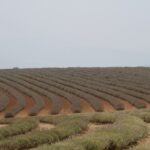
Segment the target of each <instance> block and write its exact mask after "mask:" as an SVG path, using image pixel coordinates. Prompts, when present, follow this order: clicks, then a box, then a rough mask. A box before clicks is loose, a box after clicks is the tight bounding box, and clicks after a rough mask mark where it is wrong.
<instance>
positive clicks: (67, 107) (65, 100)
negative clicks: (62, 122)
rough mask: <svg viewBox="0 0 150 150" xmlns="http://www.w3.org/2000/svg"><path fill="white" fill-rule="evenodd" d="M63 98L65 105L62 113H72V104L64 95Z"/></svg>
mask: <svg viewBox="0 0 150 150" xmlns="http://www.w3.org/2000/svg"><path fill="white" fill-rule="evenodd" d="M61 100H62V101H63V106H62V109H61V111H60V114H67V113H71V112H72V111H71V104H70V103H69V102H68V100H67V99H66V98H64V97H62V96H61Z"/></svg>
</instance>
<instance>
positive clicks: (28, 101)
mask: <svg viewBox="0 0 150 150" xmlns="http://www.w3.org/2000/svg"><path fill="white" fill-rule="evenodd" d="M24 97H25V99H26V106H25V108H24V109H23V110H22V111H20V112H19V113H17V114H16V116H15V117H26V116H28V113H29V112H30V110H31V108H32V107H33V105H34V100H33V99H32V98H31V97H29V96H26V95H24Z"/></svg>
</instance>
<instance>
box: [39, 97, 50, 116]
mask: <svg viewBox="0 0 150 150" xmlns="http://www.w3.org/2000/svg"><path fill="white" fill-rule="evenodd" d="M43 100H44V102H45V106H44V108H43V109H42V110H41V111H40V112H39V114H38V115H39V116H46V115H48V114H50V109H51V107H52V102H51V100H50V99H49V98H47V97H44V96H43Z"/></svg>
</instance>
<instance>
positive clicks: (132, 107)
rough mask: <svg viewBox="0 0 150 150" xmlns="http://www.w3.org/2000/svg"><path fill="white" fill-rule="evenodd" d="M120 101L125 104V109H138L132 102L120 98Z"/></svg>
mask: <svg viewBox="0 0 150 150" xmlns="http://www.w3.org/2000/svg"><path fill="white" fill-rule="evenodd" d="M119 101H120V102H121V103H122V104H123V105H124V108H125V110H131V109H136V108H135V107H134V106H133V105H132V104H130V103H129V102H127V101H126V100H122V99H119Z"/></svg>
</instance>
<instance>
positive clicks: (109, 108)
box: [100, 99, 115, 112]
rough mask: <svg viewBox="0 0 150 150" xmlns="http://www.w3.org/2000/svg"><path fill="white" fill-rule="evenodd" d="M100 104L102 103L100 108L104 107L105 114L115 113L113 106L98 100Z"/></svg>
mask: <svg viewBox="0 0 150 150" xmlns="http://www.w3.org/2000/svg"><path fill="white" fill-rule="evenodd" d="M100 102H101V103H102V106H103V107H104V111H106V112H114V111H115V109H114V108H113V106H112V105H111V104H110V103H109V102H107V101H106V100H102V99H100Z"/></svg>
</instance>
